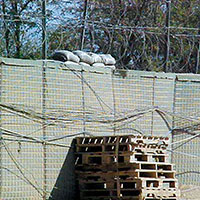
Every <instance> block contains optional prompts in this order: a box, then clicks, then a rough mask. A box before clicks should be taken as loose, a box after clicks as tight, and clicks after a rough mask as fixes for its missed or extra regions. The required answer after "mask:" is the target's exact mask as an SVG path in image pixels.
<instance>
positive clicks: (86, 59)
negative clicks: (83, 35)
mask: <svg viewBox="0 0 200 200" xmlns="http://www.w3.org/2000/svg"><path fill="white" fill-rule="evenodd" d="M52 58H53V59H54V60H58V61H62V62H65V63H66V64H76V65H77V64H79V65H84V66H92V67H103V68H111V69H113V70H114V69H115V64H116V61H115V59H114V58H113V57H112V56H111V55H110V54H95V53H92V52H84V51H80V50H76V51H73V52H71V51H67V50H58V51H55V53H54V54H53V56H52Z"/></svg>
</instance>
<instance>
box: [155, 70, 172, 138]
mask: <svg viewBox="0 0 200 200" xmlns="http://www.w3.org/2000/svg"><path fill="white" fill-rule="evenodd" d="M174 80H175V75H171V74H167V75H162V74H157V78H154V97H153V100H152V101H153V105H154V107H158V108H159V109H160V110H161V112H154V113H153V118H152V123H153V131H152V132H153V134H154V135H156V136H167V137H169V138H171V133H170V129H171V128H172V120H173V116H172V115H163V113H166V111H167V112H171V113H172V112H173V109H174ZM162 117H164V118H165V120H163V118H162Z"/></svg>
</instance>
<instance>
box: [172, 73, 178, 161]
mask: <svg viewBox="0 0 200 200" xmlns="http://www.w3.org/2000/svg"><path fill="white" fill-rule="evenodd" d="M176 82H177V78H176V77H175V79H174V94H173V95H174V96H173V107H172V113H173V116H172V132H171V142H172V143H173V142H174V131H173V129H174V128H175V125H176V124H175V117H174V114H175V112H176ZM172 149H173V145H171V150H172ZM173 161H174V156H173V151H171V162H172V163H173Z"/></svg>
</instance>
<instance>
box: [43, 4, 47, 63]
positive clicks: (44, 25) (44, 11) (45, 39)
mask: <svg viewBox="0 0 200 200" xmlns="http://www.w3.org/2000/svg"><path fill="white" fill-rule="evenodd" d="M46 58H47V31H46V0H42V59H46Z"/></svg>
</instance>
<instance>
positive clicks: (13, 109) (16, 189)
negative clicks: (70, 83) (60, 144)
mask: <svg viewBox="0 0 200 200" xmlns="http://www.w3.org/2000/svg"><path fill="white" fill-rule="evenodd" d="M29 64H30V63H29ZM38 64H39V65H38V66H34V67H33V66H31V65H28V64H27V66H23V67H22V66H20V64H19V65H17V63H16V64H15V65H12V63H10V65H11V66H10V65H4V64H2V66H1V71H2V83H1V132H2V134H3V136H2V137H3V140H2V142H1V151H2V152H1V153H2V155H1V156H2V163H1V165H2V166H1V170H2V179H1V196H2V198H3V199H23V198H24V197H29V199H35V198H40V197H41V196H42V183H43V180H42V159H43V158H42V148H41V145H40V144H39V142H40V137H41V121H40V114H41V112H42V101H41V88H42V82H41V80H42V79H41V78H42V74H41V63H38Z"/></svg>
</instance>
